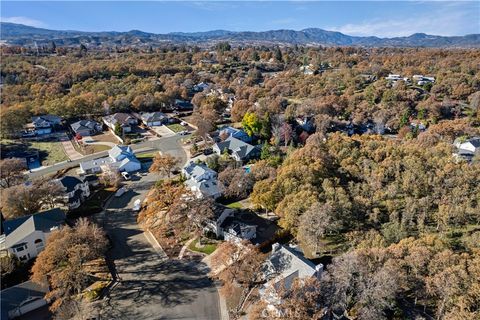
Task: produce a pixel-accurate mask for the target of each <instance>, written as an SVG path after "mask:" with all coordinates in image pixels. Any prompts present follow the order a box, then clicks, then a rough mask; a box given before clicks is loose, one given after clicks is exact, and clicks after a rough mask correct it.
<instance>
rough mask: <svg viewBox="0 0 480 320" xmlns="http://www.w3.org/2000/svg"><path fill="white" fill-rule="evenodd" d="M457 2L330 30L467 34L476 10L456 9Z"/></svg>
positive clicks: (357, 33) (367, 33)
mask: <svg viewBox="0 0 480 320" xmlns="http://www.w3.org/2000/svg"><path fill="white" fill-rule="evenodd" d="M455 6H456V5H450V4H447V5H446V6H445V7H444V8H442V9H440V10H435V11H432V12H429V13H423V14H417V15H414V16H411V17H409V18H403V17H401V16H399V17H398V18H395V19H385V20H382V19H374V20H370V21H364V22H361V23H349V24H345V25H342V26H337V27H330V28H327V30H332V31H339V32H342V33H345V34H348V35H353V36H372V35H374V36H379V37H402V36H409V35H412V34H414V33H419V32H421V33H427V34H432V35H442V36H453V35H464V34H465V33H468V32H466V31H465V30H466V29H467V28H466V25H465V24H466V23H467V21H471V19H466V17H467V16H468V15H471V14H472V12H469V11H466V10H455V8H454V7H455ZM477 19H478V18H477Z"/></svg>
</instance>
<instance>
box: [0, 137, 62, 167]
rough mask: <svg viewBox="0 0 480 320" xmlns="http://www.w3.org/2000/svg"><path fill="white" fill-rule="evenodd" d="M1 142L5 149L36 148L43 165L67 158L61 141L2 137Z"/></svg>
mask: <svg viewBox="0 0 480 320" xmlns="http://www.w3.org/2000/svg"><path fill="white" fill-rule="evenodd" d="M1 143H2V147H5V148H6V149H8V148H12V150H15V149H16V150H38V152H39V155H40V162H41V164H42V165H43V166H48V165H52V164H55V163H57V162H62V161H66V160H68V157H67V155H66V154H65V151H64V149H63V146H62V143H61V142H51V141H48V142H47V141H26V140H9V139H3V140H2V141H1ZM4 151H5V149H4Z"/></svg>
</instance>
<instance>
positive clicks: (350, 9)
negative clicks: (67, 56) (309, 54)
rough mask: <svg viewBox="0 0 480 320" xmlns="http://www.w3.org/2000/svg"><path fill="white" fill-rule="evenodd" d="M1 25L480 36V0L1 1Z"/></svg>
mask: <svg viewBox="0 0 480 320" xmlns="http://www.w3.org/2000/svg"><path fill="white" fill-rule="evenodd" d="M0 6H1V18H0V20H1V21H3V22H13V23H21V24H25V25H30V26H35V27H41V28H47V29H54V30H78V31H129V30H133V29H135V30H141V31H145V32H153V33H169V32H196V31H209V30H218V29H223V30H231V31H265V30H277V29H293V30H301V29H305V28H321V29H325V30H332V31H340V32H342V33H345V34H348V35H356V36H372V35H373V36H379V37H396V36H408V35H411V34H413V33H418V32H422V33H427V34H434V35H445V36H452V35H465V34H472V33H480V1H477V0H475V1H321V2H320V1H220V2H214V1H191V2H189V1H171V2H161V1H150V2H144V1H135V2H134V1H115V2H114V1H103V2H100V1H1V5H0Z"/></svg>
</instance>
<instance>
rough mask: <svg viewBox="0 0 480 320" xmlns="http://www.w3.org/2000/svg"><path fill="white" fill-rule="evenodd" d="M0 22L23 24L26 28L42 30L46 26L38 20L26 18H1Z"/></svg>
mask: <svg viewBox="0 0 480 320" xmlns="http://www.w3.org/2000/svg"><path fill="white" fill-rule="evenodd" d="M0 21H2V22H11V23H18V24H24V25H26V26H31V27H37V28H43V27H46V26H47V25H46V24H45V23H43V22H42V21H40V20H36V19H31V18H28V17H1V18H0Z"/></svg>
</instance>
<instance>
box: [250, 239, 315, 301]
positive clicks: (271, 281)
mask: <svg viewBox="0 0 480 320" xmlns="http://www.w3.org/2000/svg"><path fill="white" fill-rule="evenodd" d="M322 272H323V264H318V265H315V264H314V263H313V262H311V261H310V260H308V259H306V258H305V257H304V256H303V254H302V252H301V251H300V250H299V249H298V248H297V247H295V246H284V245H281V244H279V243H275V244H273V246H272V253H271V254H270V257H269V258H268V259H267V261H266V262H265V263H264V265H263V267H262V276H263V277H264V279H265V280H266V283H265V284H264V285H263V286H262V288H261V289H260V290H259V292H260V295H261V296H262V299H263V300H265V301H266V302H267V304H269V305H270V306H273V307H275V306H276V305H280V304H281V299H280V297H279V296H278V294H277V293H278V290H280V289H285V290H287V291H288V290H289V289H290V288H291V287H292V284H293V282H294V281H295V280H296V279H299V280H303V279H307V278H310V277H314V276H316V277H320V276H321V274H322Z"/></svg>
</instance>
